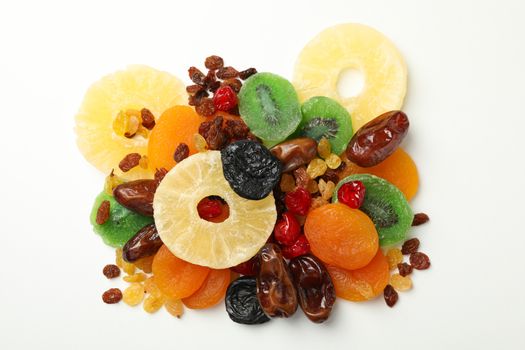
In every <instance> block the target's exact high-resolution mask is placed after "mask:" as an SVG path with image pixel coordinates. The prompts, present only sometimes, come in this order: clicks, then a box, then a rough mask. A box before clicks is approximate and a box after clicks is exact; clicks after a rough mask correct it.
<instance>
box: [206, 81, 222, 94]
mask: <svg viewBox="0 0 525 350" xmlns="http://www.w3.org/2000/svg"><path fill="white" fill-rule="evenodd" d="M220 87H221V82H220V81H214V82H212V83H210V84H208V89H209V90H210V91H211V92H215V91H217V90H218V89H219V88H220Z"/></svg>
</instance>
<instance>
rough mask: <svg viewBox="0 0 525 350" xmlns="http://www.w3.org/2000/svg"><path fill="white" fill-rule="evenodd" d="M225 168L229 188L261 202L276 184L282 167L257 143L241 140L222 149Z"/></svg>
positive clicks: (277, 160)
mask: <svg viewBox="0 0 525 350" xmlns="http://www.w3.org/2000/svg"><path fill="white" fill-rule="evenodd" d="M221 159H222V169H223V172H224V177H225V178H226V180H227V181H228V183H229V184H230V187H231V188H232V189H233V190H234V191H235V193H237V194H238V195H239V196H241V197H243V198H247V199H255V200H257V199H262V198H264V197H266V196H268V194H270V192H271V191H272V189H273V188H274V187H275V185H277V183H278V182H279V178H280V176H281V172H282V164H281V162H280V161H279V159H277V158H276V157H275V156H274V155H273V154H271V153H270V151H269V150H268V149H267V148H266V147H264V146H263V145H261V144H260V143H258V142H255V141H251V140H242V141H237V142H234V143H231V144H229V145H228V146H226V147H225V148H224V149H222V150H221Z"/></svg>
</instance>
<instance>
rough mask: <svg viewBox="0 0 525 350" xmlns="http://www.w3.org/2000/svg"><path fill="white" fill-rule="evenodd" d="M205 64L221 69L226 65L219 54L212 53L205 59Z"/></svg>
mask: <svg viewBox="0 0 525 350" xmlns="http://www.w3.org/2000/svg"><path fill="white" fill-rule="evenodd" d="M204 66H205V67H206V68H208V69H219V68H222V67H223V66H224V60H223V59H222V58H221V57H219V56H216V55H212V56H209V57H206V61H204Z"/></svg>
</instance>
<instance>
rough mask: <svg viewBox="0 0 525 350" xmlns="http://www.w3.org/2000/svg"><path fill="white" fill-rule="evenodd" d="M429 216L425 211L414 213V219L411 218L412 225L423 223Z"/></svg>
mask: <svg viewBox="0 0 525 350" xmlns="http://www.w3.org/2000/svg"><path fill="white" fill-rule="evenodd" d="M428 220H430V218H429V217H428V215H427V214H425V213H418V214H416V215H414V220H412V226H419V225H423V224H424V223H426V222H428Z"/></svg>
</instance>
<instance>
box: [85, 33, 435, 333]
mask: <svg viewBox="0 0 525 350" xmlns="http://www.w3.org/2000/svg"><path fill="white" fill-rule="evenodd" d="M321 58H322V59H321ZM204 66H205V67H206V69H207V71H204V72H203V71H201V70H200V69H199V68H197V67H190V68H189V69H188V75H189V79H190V80H191V84H190V85H188V86H187V87H186V89H185V90H184V87H183V86H182V84H181V83H180V82H179V80H178V79H177V78H175V77H173V76H171V75H170V74H168V73H164V72H159V71H156V70H154V69H151V68H148V67H142V66H140V67H130V68H129V69H128V70H126V71H122V72H117V73H115V74H113V75H110V76H107V77H105V78H103V79H102V80H100V81H99V82H97V83H96V84H94V85H93V86H92V87H91V88H90V89H89V90H88V92H87V94H86V97H85V100H84V102H83V104H82V107H81V109H80V112H79V113H78V115H77V117H76V122H77V128H76V131H77V137H78V145H79V148H80V150H81V152H82V153H83V154H84V156H85V157H86V159H87V160H88V161H90V162H91V163H93V165H95V166H96V167H97V168H99V169H100V170H102V171H103V172H104V173H106V174H109V175H108V176H107V177H106V180H105V183H104V191H102V192H101V193H100V194H99V195H98V196H97V197H96V199H95V202H94V205H93V209H92V212H91V217H90V219H91V224H92V225H93V229H94V231H95V232H96V233H97V234H98V235H100V236H101V238H102V240H103V241H104V243H106V244H107V245H108V246H111V247H114V248H116V260H115V264H108V265H106V266H105V267H104V269H103V274H104V276H106V277H107V278H108V279H116V278H118V277H122V279H123V280H124V281H125V282H127V283H129V286H128V287H127V288H125V289H124V290H122V291H121V290H120V289H118V288H111V289H109V290H107V291H105V292H104V293H103V294H102V300H103V301H104V302H105V303H107V304H115V303H119V302H120V301H121V300H122V301H123V302H124V303H126V304H128V305H130V306H136V305H139V304H142V307H143V309H144V311H146V312H148V313H154V312H157V311H158V310H160V309H161V308H163V307H164V309H165V310H166V311H167V312H168V313H169V314H171V315H173V316H175V317H178V318H180V317H181V316H182V315H183V313H184V309H185V308H189V309H205V308H209V307H214V306H216V305H217V304H221V301H223V300H224V301H223V305H224V306H223V307H225V309H226V312H227V313H228V316H229V317H230V319H231V320H233V321H234V322H237V323H241V324H248V325H253V324H260V323H265V322H268V321H270V320H271V319H272V318H275V317H285V318H287V317H290V316H292V315H293V314H295V313H296V312H297V311H298V310H299V311H300V312H301V311H302V313H304V314H305V315H306V317H307V318H308V319H309V320H311V321H312V322H315V323H322V322H325V321H326V320H328V319H329V318H330V315H331V313H332V310H333V306H334V303H335V302H336V299H337V298H341V299H345V300H349V301H353V302H359V301H367V300H370V299H374V298H376V297H378V296H379V295H380V294H383V296H384V299H385V302H386V304H387V305H388V306H389V307H393V306H394V305H395V304H396V303H397V302H398V300H399V294H398V292H406V291H408V290H410V289H411V288H412V285H413V275H414V274H415V272H414V271H416V270H426V269H428V268H429V267H430V266H431V263H430V259H429V257H428V256H427V255H426V254H425V253H423V252H421V251H420V248H421V246H422V243H421V241H420V240H419V239H418V238H414V237H410V236H411V228H412V226H419V225H422V224H424V223H426V222H427V221H429V217H428V215H426V214H424V213H418V214H416V215H414V214H413V210H412V208H411V206H410V204H409V201H410V200H411V199H412V198H413V197H414V195H415V194H416V192H417V190H418V187H419V176H418V173H417V168H416V166H415V163H414V161H413V160H412V159H411V158H410V156H409V155H408V153H406V152H405V151H404V150H403V149H401V148H400V145H401V144H402V142H403V139H404V138H405V136H406V135H407V133H408V131H409V120H408V117H407V115H406V114H405V113H404V112H402V111H400V110H399V109H400V108H401V106H402V102H403V99H404V95H405V92H406V66H405V63H404V60H403V58H402V56H401V55H400V53H399V52H398V51H397V49H396V48H395V47H394V45H393V44H392V43H391V42H390V41H389V40H388V39H387V38H385V37H384V36H383V35H382V34H380V33H378V32H377V31H375V30H373V29H371V28H369V27H366V26H363V25H358V24H343V25H339V26H335V27H332V28H329V29H327V30H325V31H324V32H322V33H321V34H319V36H318V37H317V38H316V39H314V40H313V41H312V42H311V43H309V44H308V45H307V46H306V47H305V49H304V50H303V51H302V52H301V54H300V56H299V60H298V62H297V64H296V69H295V75H294V81H293V84H292V83H291V82H289V81H288V80H286V79H285V78H283V77H281V76H278V75H276V74H273V73H269V72H261V73H259V72H257V70H256V69H255V68H248V69H244V70H240V71H239V70H237V69H235V68H234V67H232V66H225V63H224V60H223V59H222V58H221V57H219V56H216V55H212V56H209V57H207V58H206V59H205V61H204ZM349 68H359V69H361V71H362V73H363V74H365V82H366V84H365V88H364V90H363V91H362V92H361V93H360V94H359V95H358V96H354V97H350V98H348V97H344V96H341V95H340V94H339V92H338V91H337V88H336V86H337V82H338V79H339V76H341V74H342V72H343V71H344V70H345V69H349ZM185 97H187V104H188V105H184V103H185V101H186V99H185ZM239 275H240V276H239Z"/></svg>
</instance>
